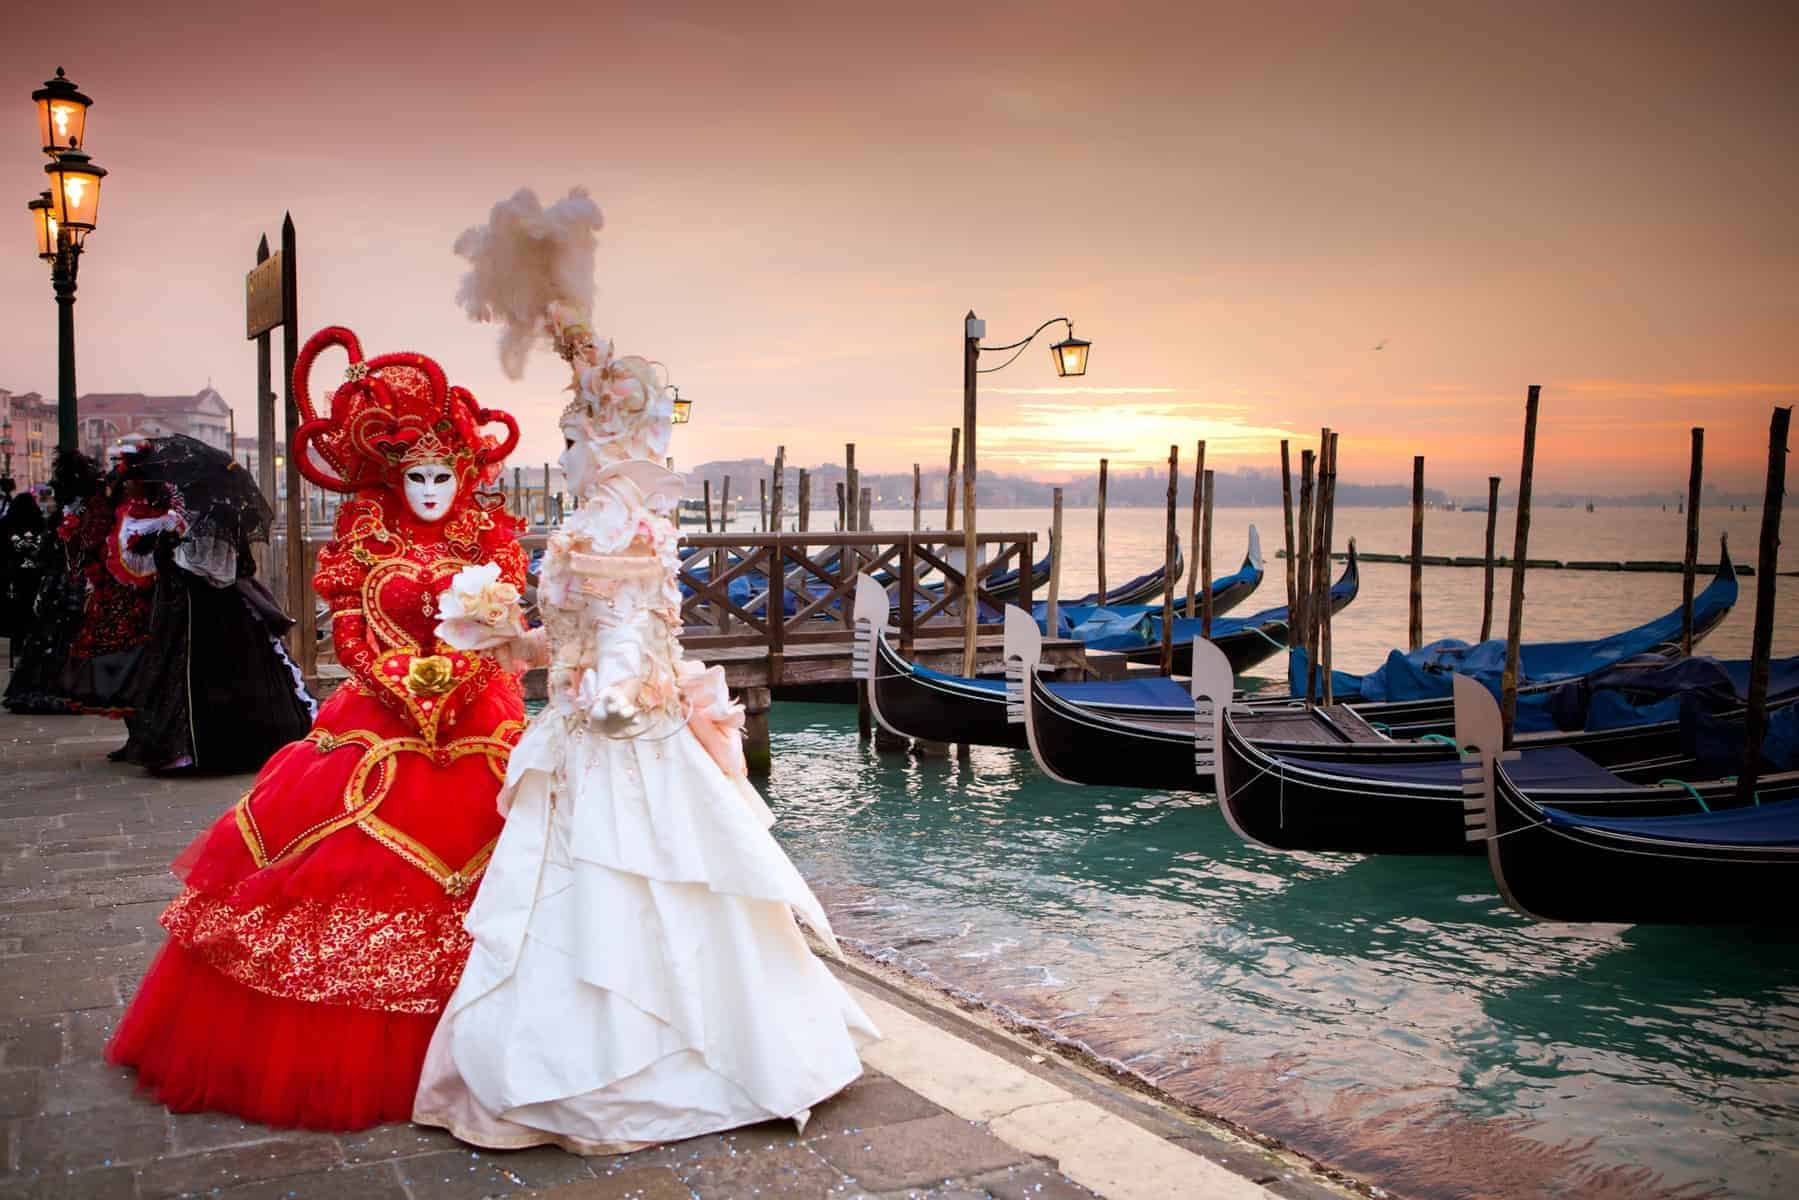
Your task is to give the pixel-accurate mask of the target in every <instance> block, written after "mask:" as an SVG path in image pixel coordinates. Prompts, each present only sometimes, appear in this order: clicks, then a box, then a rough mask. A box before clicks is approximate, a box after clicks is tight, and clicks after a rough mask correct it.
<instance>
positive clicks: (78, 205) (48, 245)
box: [25, 67, 106, 450]
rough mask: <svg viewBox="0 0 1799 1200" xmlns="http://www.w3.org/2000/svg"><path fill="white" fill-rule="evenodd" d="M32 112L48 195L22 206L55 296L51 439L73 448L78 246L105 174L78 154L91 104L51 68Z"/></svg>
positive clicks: (90, 227)
mask: <svg viewBox="0 0 1799 1200" xmlns="http://www.w3.org/2000/svg"><path fill="white" fill-rule="evenodd" d="M31 99H32V100H33V101H34V102H35V103H36V104H37V109H38V134H39V137H38V141H39V144H40V145H41V146H42V148H43V151H44V153H45V154H47V155H48V156H49V157H50V161H49V162H48V163H46V164H45V165H44V173H45V174H47V175H49V176H50V185H51V186H50V190H49V191H47V192H44V193H43V194H42V195H40V196H39V197H38V198H37V199H36V200H33V201H31V202H30V203H29V204H27V205H26V206H25V207H26V209H27V210H28V211H29V212H30V213H31V224H32V231H33V233H34V235H35V236H36V239H37V248H38V257H39V258H42V259H43V260H45V261H46V262H48V263H49V264H50V286H51V288H52V290H53V291H54V292H55V293H56V309H57V319H56V332H57V395H56V440H57V444H58V446H60V447H64V448H67V449H70V450H75V449H78V448H79V446H78V440H79V429H78V421H77V418H76V412H75V280H76V276H77V274H78V273H79V271H80V267H81V247H82V243H83V242H85V241H86V240H87V235H88V234H90V233H92V232H93V231H94V226H95V224H96V223H97V220H98V217H99V211H100V181H101V180H102V179H104V178H105V177H106V169H105V168H104V167H102V166H100V165H99V164H97V163H95V162H94V161H93V160H92V159H90V158H89V157H88V155H87V152H86V151H85V150H83V149H82V147H83V146H84V145H85V143H86V138H87V110H88V107H89V106H90V105H91V104H93V101H92V100H90V99H89V98H88V97H86V96H84V95H82V94H81V92H80V91H78V90H77V89H76V87H75V85H74V84H73V83H71V82H70V81H69V80H68V79H67V78H65V77H64V75H63V70H62V68H61V67H58V68H56V77H55V78H54V79H51V80H48V81H47V82H45V84H44V86H43V87H41V88H39V89H38V90H37V91H35V92H33V93H31Z"/></svg>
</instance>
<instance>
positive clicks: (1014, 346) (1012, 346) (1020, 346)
mask: <svg viewBox="0 0 1799 1200" xmlns="http://www.w3.org/2000/svg"><path fill="white" fill-rule="evenodd" d="M1057 321H1060V322H1062V324H1064V325H1066V326H1068V336H1069V337H1073V336H1074V322H1073V321H1070V320H1069V319H1068V318H1067V317H1051V318H1050V319H1049V320H1047V321H1045V322H1044V323H1043V324H1041V325H1039V326H1037V328H1035V329H1033V330H1031V335H1030V336H1029V337H1027V338H1025V339H1024V340H1023V341H1019V342H1008V343H1007V344H1006V345H1004V346H982V347H980V349H981V350H982V351H983V352H994V353H997V352H999V351H1004V350H1016V351H1017V352H1018V353H1017V354H1014V355H1013V356H1012V357H1011V358H1008V359H1007V360H1006V361H1005V362H1003V363H1001V364H999V366H997V367H977V368H976V370H977V371H978V372H979V373H980V374H982V375H987V374H991V373H992V372H994V371H1003V370H1005V369H1006V368H1007V367H1009V366H1011V365H1012V363H1013V362H1015V361H1016V360H1017V358H1018V355H1019V354H1023V353H1024V352H1025V348H1026V347H1028V346H1029V345H1030V344H1031V343H1032V342H1034V341H1036V340H1037V335H1038V334H1040V333H1042V332H1043V331H1044V330H1045V329H1048V328H1049V327H1050V326H1051V325H1054V324H1055V323H1056V322H1057Z"/></svg>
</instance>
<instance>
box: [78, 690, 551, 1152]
mask: <svg viewBox="0 0 1799 1200" xmlns="http://www.w3.org/2000/svg"><path fill="white" fill-rule="evenodd" d="M523 719H524V705H523V702H522V699H521V698H520V695H519V691H518V685H517V682H516V681H515V680H513V679H511V678H510V677H507V676H502V677H500V678H499V679H498V680H497V681H496V682H495V683H494V684H492V685H491V686H490V687H489V688H488V689H487V691H486V692H485V693H483V694H482V695H480V696H478V697H475V698H474V699H473V700H472V702H471V703H470V704H469V705H468V706H467V707H466V708H465V709H464V711H463V712H462V713H461V714H460V716H459V717H458V719H457V720H456V722H455V724H454V725H452V726H450V727H449V728H448V729H447V730H445V731H440V732H439V734H438V737H437V741H436V744H435V745H428V744H427V743H425V742H424V741H423V740H422V739H421V738H420V737H419V734H418V732H417V731H416V730H415V729H413V728H412V726H411V725H410V724H409V723H407V722H406V721H404V720H402V719H401V718H400V717H398V716H397V715H396V714H394V713H393V712H392V711H391V710H389V709H388V708H386V707H385V706H384V705H383V704H382V703H381V702H380V701H378V700H376V699H375V698H374V697H372V696H370V695H368V694H367V693H366V692H363V691H362V690H361V689H359V688H357V687H355V686H354V685H347V686H345V687H344V688H342V689H340V690H339V691H338V693H337V694H336V695H334V696H333V697H332V698H331V699H330V700H329V701H328V702H327V703H326V704H325V706H324V707H323V708H322V709H321V710H320V712H319V716H318V720H317V722H316V723H315V724H314V726H313V729H312V732H311V733H310V734H308V735H307V738H306V739H305V740H303V741H299V742H294V743H292V744H290V745H288V746H285V747H283V748H282V749H281V750H279V751H277V752H276V754H275V756H274V757H273V758H271V759H270V760H269V763H268V765H267V766H266V767H264V768H263V771H262V774H261V775H259V776H258V777H257V780H256V783H255V785H254V786H253V787H252V788H251V790H250V791H249V792H248V793H247V794H246V795H245V796H244V798H243V799H242V800H240V801H239V802H238V803H237V804H236V805H234V806H233V807H232V809H231V811H230V812H227V813H226V814H225V815H224V816H223V817H221V818H220V819H219V820H218V821H217V822H215V823H214V824H213V826H212V827H211V828H210V829H208V830H207V831H206V832H205V833H203V834H201V835H200V837H199V838H197V839H196V840H195V841H194V843H193V844H192V845H191V846H189V847H188V849H187V850H185V851H183V852H182V854H181V856H180V857H179V858H177V859H176V860H175V863H174V870H175V873H176V874H177V875H178V876H179V877H180V878H181V879H182V880H183V881H184V882H185V883H186V885H187V886H186V888H185V889H184V890H183V891H182V893H181V895H180V896H178V897H177V898H176V899H175V901H174V902H173V903H171V904H170V905H169V907H168V908H167V909H166V910H165V911H164V912H163V915H162V923H163V925H164V927H165V928H167V929H168V931H169V942H168V944H167V945H166V946H165V947H164V948H163V950H162V952H161V954H159V955H158V956H157V959H156V961H155V962H154V963H153V964H152V965H151V968H150V971H149V973H148V974H147V975H146V976H145V977H144V981H143V983H142V984H141V985H140V986H139V988H138V992H137V995H136V996H135V997H134V998H133V1000H132V1002H131V1006H130V1007H129V1008H128V1009H127V1010H126V1012H125V1016H124V1019H123V1020H122V1021H121V1022H120V1023H119V1028H118V1031H117V1032H116V1033H115V1034H114V1035H113V1039H112V1041H111V1043H110V1044H109V1045H108V1046H107V1051H106V1055H107V1058H108V1060H109V1061H112V1062H115V1063H121V1064H124V1065H128V1066H132V1067H135V1068H137V1072H138V1081H139V1085H140V1086H141V1087H142V1088H144V1089H145V1090H147V1091H149V1092H150V1093H151V1094H153V1095H154V1096H155V1097H156V1098H157V1099H158V1100H160V1101H161V1102H162V1103H164V1104H166V1105H167V1106H168V1107H169V1108H171V1109H174V1110H175V1111H178V1112H188V1111H195V1110H201V1109H205V1110H212V1111H220V1112H229V1113H232V1114H235V1115H237V1116H239V1117H242V1118H244V1119H246V1120H251V1121H258V1122H261V1123H263V1124H267V1125H275V1126H282V1127H291V1128H307V1129H331V1130H349V1129H361V1128H366V1127H367V1126H370V1125H375V1124H379V1123H381V1122H384V1121H404V1120H406V1119H408V1118H409V1117H410V1115H411V1113H412V1100H413V1092H414V1091H415V1090H416V1088H417V1086H418V1078H419V1071H420V1069H421V1066H422V1064H423V1062H424V1056H425V1047H426V1045H427V1043H428V1042H429V1041H430V1039H431V1033H432V1030H433V1029H434V1028H435V1026H436V1024H437V1018H438V1016H439V1015H440V1014H441V1013H442V1011H443V1007H444V1004H445V1002H446V1001H447V1000H448V999H449V996H450V993H451V991H453V990H454V989H455V986H456V981H457V979H458V978H459V977H460V976H461V974H462V967H463V964H464V962H465V961H466V960H467V958H468V951H469V938H468V934H467V933H466V932H465V931H464V930H463V928H462V920H463V917H464V915H465V914H466V913H467V911H468V906H469V903H470V902H471V901H472V899H473V897H474V886H475V884H476V883H477V882H478V881H479V879H480V876H481V872H482V870H483V869H484V868H485V866H486V862H487V856H488V854H489V853H491V850H492V847H493V843H494V840H495V839H496V838H497V837H498V836H499V832H500V823H501V822H500V816H499V814H498V812H497V811H496V810H495V808H494V799H495V797H496V795H497V794H498V792H499V789H500V784H501V782H502V780H503V779H504V776H505V771H506V756H507V754H508V753H509V752H510V749H511V745H512V743H513V742H515V741H517V739H518V735H519V732H520V730H521V729H522V723H523Z"/></svg>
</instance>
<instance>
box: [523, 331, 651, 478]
mask: <svg viewBox="0 0 1799 1200" xmlns="http://www.w3.org/2000/svg"><path fill="white" fill-rule="evenodd" d="M545 326H546V331H547V332H548V334H549V336H550V338H551V339H552V341H553V342H554V343H555V345H556V349H557V353H558V354H560V355H562V357H563V358H564V359H565V360H567V362H568V364H569V366H570V368H571V369H573V371H574V381H573V382H572V383H571V384H570V385H569V386H570V389H571V390H572V391H573V392H574V393H575V394H574V398H573V399H571V400H570V401H569V402H568V405H567V406H566V407H565V408H563V410H562V417H561V423H562V424H563V425H565V426H572V427H573V428H574V430H575V431H576V432H578V433H579V434H580V435H581V437H582V440H584V441H587V442H589V443H591V444H592V445H593V447H594V452H595V454H596V456H597V457H598V458H599V459H600V461H602V462H618V461H622V460H624V459H631V458H641V459H647V460H649V461H651V462H659V461H661V458H662V456H663V455H664V454H666V453H667V452H668V441H669V435H670V433H671V432H672V429H671V426H672V425H673V420H674V412H675V408H674V399H673V397H672V396H670V395H669V392H668V389H667V388H665V387H663V386H662V385H661V384H659V383H657V382H656V373H655V370H654V368H653V367H652V366H651V364H650V363H649V361H648V360H647V359H643V358H639V357H637V356H636V355H622V356H621V355H615V354H614V353H613V350H612V343H611V342H606V343H605V344H604V345H603V346H602V345H601V344H600V343H598V342H597V341H595V339H594V336H593V332H592V330H591V329H590V327H589V326H588V324H587V322H586V320H585V318H584V317H583V315H582V314H581V313H580V312H579V311H578V310H576V309H575V308H573V307H572V306H570V305H567V304H561V303H557V304H552V305H550V308H549V313H548V315H547V317H546V318H545Z"/></svg>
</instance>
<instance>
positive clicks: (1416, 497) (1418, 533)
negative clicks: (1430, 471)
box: [1406, 454, 1424, 650]
mask: <svg viewBox="0 0 1799 1200" xmlns="http://www.w3.org/2000/svg"><path fill="white" fill-rule="evenodd" d="M1407 596H1408V598H1409V603H1408V606H1407V609H1406V612H1407V617H1406V642H1407V644H1408V645H1409V646H1410V648H1411V649H1413V650H1416V649H1418V647H1420V646H1422V645H1424V455H1422V454H1418V455H1414V456H1413V457H1412V578H1411V585H1410V587H1409V588H1408V590H1407Z"/></svg>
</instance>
